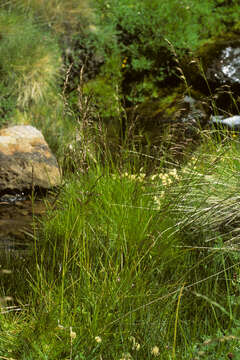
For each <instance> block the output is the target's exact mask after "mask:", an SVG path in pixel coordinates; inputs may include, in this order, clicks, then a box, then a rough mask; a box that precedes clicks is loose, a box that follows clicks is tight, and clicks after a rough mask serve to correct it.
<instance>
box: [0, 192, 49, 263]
mask: <svg viewBox="0 0 240 360" xmlns="http://www.w3.org/2000/svg"><path fill="white" fill-rule="evenodd" d="M45 211H46V205H45V201H44V200H43V199H37V200H34V201H32V200H31V199H30V197H27V196H25V195H24V194H20V195H19V194H18V195H4V196H2V197H0V257H1V258H6V257H8V256H10V255H11V256H12V255H14V256H20V257H22V256H27V254H29V253H30V250H31V247H32V245H33V243H34V241H33V236H32V235H33V233H34V218H36V217H38V216H40V215H43V214H44V212H45Z"/></svg>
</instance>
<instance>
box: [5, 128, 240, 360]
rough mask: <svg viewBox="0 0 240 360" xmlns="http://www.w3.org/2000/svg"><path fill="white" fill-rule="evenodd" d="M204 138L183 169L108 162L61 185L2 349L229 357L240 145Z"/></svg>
mask: <svg viewBox="0 0 240 360" xmlns="http://www.w3.org/2000/svg"><path fill="white" fill-rule="evenodd" d="M208 136H210V134H208ZM208 140H209V142H208V143H206V142H205V144H204V145H202V146H201V147H200V148H199V149H198V150H197V151H196V152H195V154H194V155H192V156H191V157H190V158H189V161H187V162H186V164H185V165H184V166H182V167H181V168H180V167H179V168H174V169H173V168H172V169H171V168H170V169H166V168H164V167H162V168H161V167H159V168H155V170H154V171H153V172H152V173H151V174H149V173H146V172H145V171H144V168H141V170H140V171H135V172H133V171H132V172H131V171H130V170H129V169H130V167H128V166H126V168H125V169H126V171H123V169H122V165H121V170H119V168H118V167H116V166H115V167H113V166H112V165H111V166H110V164H109V166H108V165H107V162H106V161H105V163H104V165H100V164H101V163H100V162H97V163H95V165H94V163H92V164H91V166H90V167H89V168H88V170H87V171H86V172H85V174H84V173H81V172H79V173H78V174H75V176H74V177H71V178H69V180H67V181H66V183H65V185H64V187H63V189H62V191H61V192H60V194H59V195H58V197H56V199H55V201H54V203H53V204H52V205H50V204H49V210H48V214H47V215H46V217H45V219H43V220H42V221H41V224H40V226H39V230H38V231H37V232H36V234H35V240H34V241H35V251H34V253H35V264H34V265H33V264H32V265H30V264H28V266H29V268H28V270H27V272H26V280H27V281H28V283H29V295H28V299H27V304H28V306H27V307H22V309H21V311H20V312H19V315H17V312H13V313H10V312H9V313H6V314H2V315H1V322H2V324H4V325H2V326H3V328H4V329H6V328H8V327H9V328H8V330H3V331H2V338H1V339H2V340H1V342H2V347H1V349H2V350H0V355H1V356H5V357H7V356H11V357H12V358H17V359H35V358H36V359H39V358H42V359H59V358H61V359H69V358H71V359H99V358H100V359H101V358H102V359H104V358H108V359H143V358H144V359H153V358H159V359H167V358H169V359H189V358H196V359H197V358H200V359H216V357H217V358H219V359H225V358H226V356H228V354H238V351H239V350H238V343H239V331H238V326H239V320H238V317H239V301H238V294H239V269H240V267H239V265H240V259H239V256H238V252H239V249H238V241H237V240H238V236H239V235H238V226H236V224H237V223H238V213H239V201H238V196H237V190H238V173H239V169H238V166H239V165H238V164H239V154H238V148H239V143H238V140H233V141H232V140H231V141H229V140H227V139H226V141H225V142H223V143H222V144H221V145H219V144H218V145H216V143H215V141H214V140H211V138H209V139H208ZM130 154H131V155H132V156H133V153H132V152H130ZM130 154H129V155H130ZM136 168H137V167H136ZM6 276H7V275H6ZM5 295H6V296H8V295H9V294H5ZM24 299H25V301H26V297H24ZM19 301H20V299H19ZM13 322H14V324H15V325H14V328H13V326H12V324H13ZM6 344H7V345H6ZM224 356H225V357H224ZM234 356H235V355H234Z"/></svg>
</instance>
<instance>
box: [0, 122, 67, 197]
mask: <svg viewBox="0 0 240 360" xmlns="http://www.w3.org/2000/svg"><path fill="white" fill-rule="evenodd" d="M59 184H60V171H59V167H58V164H57V161H56V159H55V157H54V156H53V154H52V153H51V150H50V149H49V147H48V145H47V143H46V141H45V140H44V137H43V135H42V134H41V132H40V131H39V130H37V129H36V128H34V127H32V126H28V125H20V126H13V127H9V128H5V129H2V130H0V192H6V191H9V190H10V191H12V190H14V191H15V190H18V191H24V190H31V189H32V188H33V187H36V186H37V187H39V188H42V189H48V188H51V187H53V186H57V185H59Z"/></svg>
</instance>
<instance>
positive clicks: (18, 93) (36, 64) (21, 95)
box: [0, 9, 61, 117]
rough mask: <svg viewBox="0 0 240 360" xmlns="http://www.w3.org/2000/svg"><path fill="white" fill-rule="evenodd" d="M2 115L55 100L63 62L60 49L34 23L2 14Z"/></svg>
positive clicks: (0, 60)
mask: <svg viewBox="0 0 240 360" xmlns="http://www.w3.org/2000/svg"><path fill="white" fill-rule="evenodd" d="M0 67H1V74H0V86H1V93H2V97H1V103H0V105H1V112H2V115H3V116H5V117H6V115H7V114H8V110H9V109H8V108H9V107H10V108H12V111H14V110H15V109H16V108H17V107H18V108H20V109H21V110H22V109H27V108H28V107H29V106H30V105H31V104H32V103H37V102H39V101H40V100H43V99H46V98H47V96H51V93H52V91H53V90H52V89H53V88H54V87H55V86H56V85H57V81H58V76H59V70H60V67H61V58H60V51H59V48H58V45H57V44H56V42H55V41H54V39H53V38H51V37H50V36H49V34H48V33H47V32H44V31H42V30H40V29H39V28H38V27H37V26H36V25H35V24H34V23H33V19H31V18H27V17H24V16H23V15H21V14H19V13H17V12H7V11H6V10H3V9H1V11H0Z"/></svg>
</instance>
